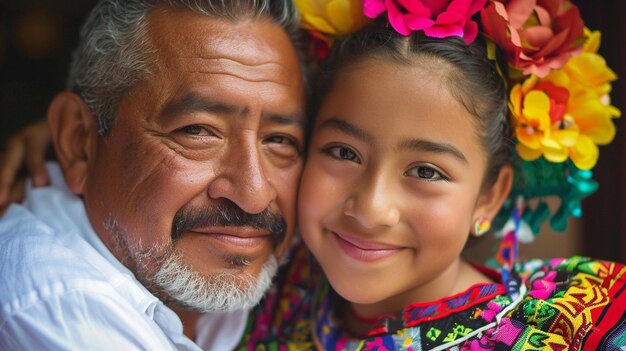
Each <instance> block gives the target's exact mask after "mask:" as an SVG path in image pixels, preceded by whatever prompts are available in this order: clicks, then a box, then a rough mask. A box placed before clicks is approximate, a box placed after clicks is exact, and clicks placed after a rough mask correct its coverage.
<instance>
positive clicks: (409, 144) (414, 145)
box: [397, 139, 469, 164]
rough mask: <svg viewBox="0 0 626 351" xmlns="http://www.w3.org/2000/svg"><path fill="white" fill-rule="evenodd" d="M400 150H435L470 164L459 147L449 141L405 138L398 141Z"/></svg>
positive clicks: (434, 151)
mask: <svg viewBox="0 0 626 351" xmlns="http://www.w3.org/2000/svg"><path fill="white" fill-rule="evenodd" d="M397 148H398V150H406V149H409V150H417V151H426V152H433V153H438V154H448V155H451V156H454V157H455V158H457V159H459V160H460V161H462V162H463V163H465V164H469V161H467V158H466V157H465V155H463V153H462V152H461V151H459V149H457V148H455V147H454V146H452V145H450V144H448V143H439V142H435V141H430V140H424V139H404V140H401V141H400V143H398V146H397Z"/></svg>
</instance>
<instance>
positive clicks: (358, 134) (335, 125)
mask: <svg viewBox="0 0 626 351" xmlns="http://www.w3.org/2000/svg"><path fill="white" fill-rule="evenodd" d="M318 128H319V129H322V128H329V129H337V130H339V131H341V132H343V133H345V134H348V135H350V136H352V137H354V138H357V139H359V140H361V141H363V142H365V143H367V144H370V145H371V144H372V142H373V140H374V137H373V136H372V135H371V134H369V133H368V132H366V131H364V130H363V129H361V128H359V127H357V126H356V125H354V124H352V123H350V122H347V121H344V120H343V119H341V118H338V117H332V118H329V119H327V120H325V121H324V122H322V124H320V125H319V127H318Z"/></svg>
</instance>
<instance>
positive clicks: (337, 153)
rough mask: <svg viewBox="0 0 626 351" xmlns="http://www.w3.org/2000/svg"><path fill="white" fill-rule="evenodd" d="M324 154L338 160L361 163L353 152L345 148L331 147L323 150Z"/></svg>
mask: <svg viewBox="0 0 626 351" xmlns="http://www.w3.org/2000/svg"><path fill="white" fill-rule="evenodd" d="M323 152H325V153H326V154H328V155H330V156H331V157H333V158H336V159H338V160H346V161H352V162H356V163H359V164H360V163H361V159H360V158H359V156H358V155H357V154H356V152H355V151H354V150H352V149H351V148H349V147H346V146H339V145H338V146H331V147H329V148H326V149H324V150H323Z"/></svg>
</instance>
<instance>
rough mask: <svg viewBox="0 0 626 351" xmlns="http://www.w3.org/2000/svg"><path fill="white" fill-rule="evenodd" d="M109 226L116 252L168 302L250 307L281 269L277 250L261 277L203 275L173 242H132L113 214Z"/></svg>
mask: <svg viewBox="0 0 626 351" xmlns="http://www.w3.org/2000/svg"><path fill="white" fill-rule="evenodd" d="M105 228H106V229H107V230H108V231H109V232H110V233H111V234H113V242H114V243H113V244H114V248H113V251H114V254H115V255H116V256H117V255H120V256H122V258H120V257H118V258H120V260H121V261H122V262H123V263H124V264H125V265H126V266H127V268H129V269H130V270H131V271H132V272H133V273H134V274H135V277H136V278H137V280H139V281H140V282H141V283H142V284H143V285H144V286H145V287H146V288H147V289H148V290H149V291H150V292H151V293H153V294H154V295H156V296H157V297H159V298H160V299H161V300H163V301H164V302H170V301H172V300H173V301H174V302H175V303H176V304H178V305H181V306H183V307H187V308H190V309H193V310H196V311H199V312H227V311H234V310H239V309H244V308H250V307H252V306H254V305H256V304H257V303H259V301H260V300H261V298H263V296H264V295H265V292H266V291H267V290H268V289H269V288H270V286H271V285H272V279H273V278H274V276H275V275H276V272H277V270H278V260H277V259H276V256H275V255H274V254H272V255H270V257H269V259H268V261H267V262H266V263H265V264H264V265H263V267H262V269H261V272H260V273H259V276H258V278H256V279H255V277H254V276H253V275H251V274H250V273H248V272H245V271H244V269H233V272H232V273H226V272H224V273H215V274H211V275H203V274H200V273H198V272H195V271H192V270H191V268H190V266H189V265H188V264H185V263H184V261H183V259H182V257H181V255H180V253H178V252H177V250H176V249H175V248H174V246H173V245H172V244H166V245H156V246H153V247H151V248H144V247H143V246H144V245H142V243H141V241H140V242H139V243H132V242H131V241H130V236H129V235H128V233H127V232H126V231H125V230H123V229H122V228H121V226H119V224H118V223H117V221H115V220H113V217H112V216H110V217H109V218H108V220H107V221H106V222H105Z"/></svg>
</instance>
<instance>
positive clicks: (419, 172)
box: [406, 166, 448, 182]
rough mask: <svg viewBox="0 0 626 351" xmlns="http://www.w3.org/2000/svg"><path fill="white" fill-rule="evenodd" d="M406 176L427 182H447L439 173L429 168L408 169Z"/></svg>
mask: <svg viewBox="0 0 626 351" xmlns="http://www.w3.org/2000/svg"><path fill="white" fill-rule="evenodd" d="M406 175H408V176H410V177H416V178H419V179H422V180H426V181H429V182H433V181H438V180H448V179H447V178H446V177H444V176H443V175H442V174H441V172H439V171H438V170H436V169H435V168H433V167H430V166H417V167H413V168H411V169H409V170H408V171H407V172H406Z"/></svg>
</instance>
